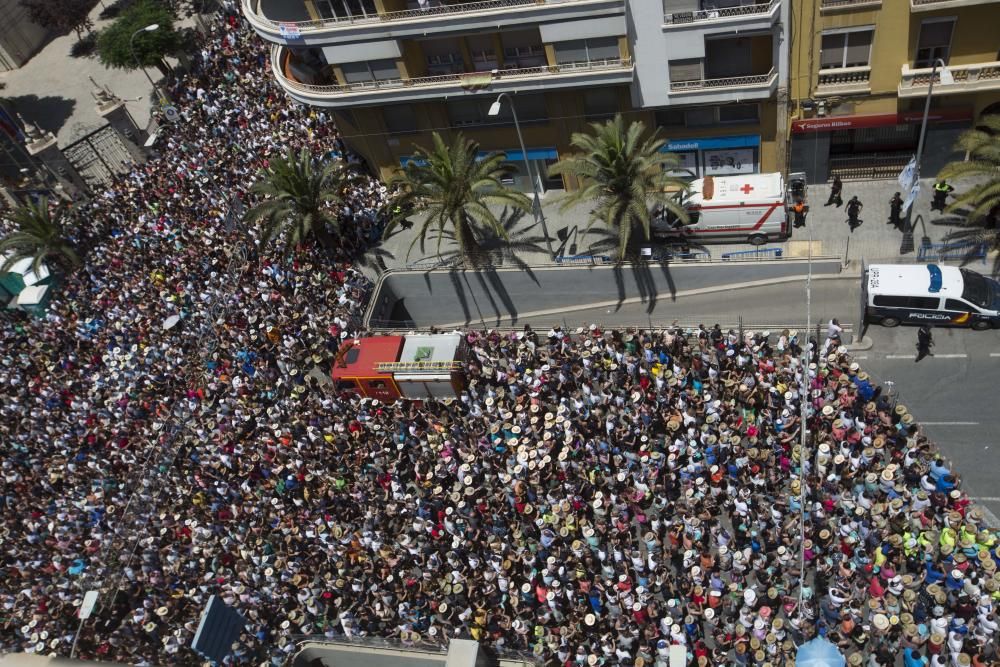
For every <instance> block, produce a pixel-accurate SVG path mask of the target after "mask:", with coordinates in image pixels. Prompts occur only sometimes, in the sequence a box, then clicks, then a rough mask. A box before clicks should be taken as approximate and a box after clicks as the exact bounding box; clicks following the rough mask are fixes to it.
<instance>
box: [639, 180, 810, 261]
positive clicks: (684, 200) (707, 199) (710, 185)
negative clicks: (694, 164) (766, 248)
mask: <svg viewBox="0 0 1000 667" xmlns="http://www.w3.org/2000/svg"><path fill="white" fill-rule="evenodd" d="M677 197H679V198H680V202H681V204H682V205H683V206H684V208H685V209H686V210H687V212H688V217H689V221H688V222H687V224H683V223H681V221H680V220H679V219H677V218H676V217H674V216H672V215H658V216H656V217H655V218H654V220H653V223H652V225H651V228H650V231H651V232H652V234H653V236H654V237H661V238H663V237H666V238H686V239H688V240H691V241H693V242H696V243H704V242H706V241H707V242H711V241H715V240H719V241H730V242H731V241H733V240H734V239H736V240H744V241H747V242H749V243H751V244H753V245H762V244H764V243H767V242H768V241H782V240H784V239H787V238H788V237H789V236H790V235H791V232H792V219H791V217H790V213H789V208H790V206H789V201H790V195H789V193H788V192H786V190H785V179H784V177H783V176H782V175H781V174H778V173H773V174H747V175H743V176H706V177H705V178H699V179H696V180H694V181H692V182H691V187H690V189H689V190H688V191H687V192H679V193H677Z"/></svg>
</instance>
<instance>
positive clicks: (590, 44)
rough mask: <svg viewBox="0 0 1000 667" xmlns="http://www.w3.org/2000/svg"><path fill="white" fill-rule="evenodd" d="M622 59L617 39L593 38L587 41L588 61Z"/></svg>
mask: <svg viewBox="0 0 1000 667" xmlns="http://www.w3.org/2000/svg"><path fill="white" fill-rule="evenodd" d="M620 57H621V51H620V50H619V49H618V38H617V37H593V38H591V39H588V40H587V60H588V61H590V62H594V61H595V60H615V59H617V58H620Z"/></svg>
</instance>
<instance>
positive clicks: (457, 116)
mask: <svg viewBox="0 0 1000 667" xmlns="http://www.w3.org/2000/svg"><path fill="white" fill-rule="evenodd" d="M445 106H446V107H447V109H448V121H449V123H450V124H451V125H453V126H456V127H461V126H462V125H479V124H481V123H483V122H484V120H485V119H486V118H487V116H486V114H484V113H482V108H481V107H482V104H480V103H479V102H478V100H474V99H464V100H448V101H447V102H445Z"/></svg>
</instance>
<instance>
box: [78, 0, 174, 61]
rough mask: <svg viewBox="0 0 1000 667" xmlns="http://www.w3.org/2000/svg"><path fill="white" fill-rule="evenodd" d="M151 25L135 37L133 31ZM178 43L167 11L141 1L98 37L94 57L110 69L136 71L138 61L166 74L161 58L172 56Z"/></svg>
mask: <svg viewBox="0 0 1000 667" xmlns="http://www.w3.org/2000/svg"><path fill="white" fill-rule="evenodd" d="M154 23H155V24H156V25H158V26H159V28H158V29H156V30H153V31H149V32H146V31H143V32H140V33H139V34H138V35H135V33H136V31H137V30H142V28H145V27H146V26H149V25H153V24H154ZM132 35H135V40H133V39H132ZM182 44H183V36H182V35H181V33H179V32H177V31H176V30H174V16H173V14H172V13H171V12H170V10H169V9H167V8H166V7H164V6H162V5H160V4H158V3H156V2H153V1H152V0H141V1H140V2H137V3H136V4H134V5H132V6H131V7H129V8H128V9H127V10H125V12H124V13H122V15H121V16H120V17H118V19H117V20H115V22H114V23H112V24H111V25H109V26H108V27H107V28H105V29H104V30H102V31H101V32H100V33H99V34H98V36H97V56H98V58H99V59H100V61H101V63H102V64H104V65H105V66H106V67H111V68H113V69H126V70H132V69H136V59H138V61H139V64H140V65H141V66H143V67H156V68H157V69H159V70H160V71H161V72H163V73H164V74H167V73H168V72H169V71H170V67H169V66H168V65H167V63H166V61H164V58H165V57H166V56H168V55H170V54H172V53H176V52H177V51H178V50H179V49H180V48H181V46H182ZM133 47H134V52H135V56H134V57H133V55H132V54H133Z"/></svg>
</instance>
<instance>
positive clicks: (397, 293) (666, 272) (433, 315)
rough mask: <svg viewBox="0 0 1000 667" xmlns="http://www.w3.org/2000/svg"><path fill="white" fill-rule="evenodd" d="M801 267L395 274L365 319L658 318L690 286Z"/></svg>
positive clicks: (822, 268)
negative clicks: (606, 313) (635, 314)
mask: <svg viewBox="0 0 1000 667" xmlns="http://www.w3.org/2000/svg"><path fill="white" fill-rule="evenodd" d="M813 271H814V273H816V274H822V273H827V274H829V273H839V271H840V263H839V260H833V261H829V262H814V263H813ZM806 272H807V266H806V263H805V262H801V261H794V260H781V261H777V262H757V263H739V262H737V263H719V264H683V263H681V264H669V265H660V264H650V265H646V266H636V267H632V266H625V267H622V268H616V267H612V266H585V267H543V268H537V269H532V270H530V271H523V270H519V269H498V270H492V271H485V272H475V271H429V272H425V271H406V272H394V273H390V274H388V275H386V276H385V278H384V279H383V281H382V282H381V283H380V284H379V286H378V287H377V289H376V293H375V296H374V298H373V303H374V304H375V305H374V306H373V308H372V311H371V315H370V319H369V321H370V322H371V323H372V324H374V325H381V326H416V327H429V326H431V325H435V326H448V327H451V326H464V325H471V324H482V325H492V326H497V325H507V324H514V325H520V324H523V323H534V322H537V321H538V320H537V318H538V317H540V316H542V315H545V316H550V317H551V316H553V315H560V316H561V315H562V314H564V313H567V312H572V311H573V310H574V309H581V308H596V307H604V308H612V309H620V308H624V307H626V306H636V307H637V309H639V310H642V309H646V310H647V311H649V312H650V313H653V312H655V313H657V316H658V317H659V316H660V309H663V308H666V309H667V310H669V311H670V312H671V313H673V312H675V311H676V308H675V306H676V304H677V303H678V301H677V299H678V298H679V297H678V295H683V294H684V293H688V292H691V291H692V290H704V289H711V288H718V287H727V286H732V285H737V284H741V283H747V282H754V281H761V282H766V281H772V280H775V279H781V278H788V277H794V276H802V275H804V274H805V273H806ZM681 298H683V297H681ZM671 317H672V315H671ZM644 319H645V317H642V318H639V319H638V320H637V321H642V320H644Z"/></svg>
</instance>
